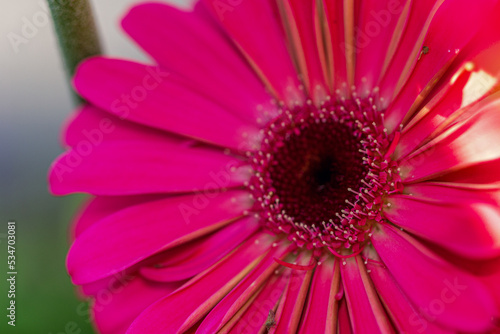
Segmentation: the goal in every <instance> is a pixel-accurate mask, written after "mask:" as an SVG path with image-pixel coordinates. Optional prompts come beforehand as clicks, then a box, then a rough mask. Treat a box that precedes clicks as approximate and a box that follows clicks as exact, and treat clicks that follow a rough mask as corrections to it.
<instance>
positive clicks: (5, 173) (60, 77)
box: [0, 0, 192, 334]
mask: <svg viewBox="0 0 500 334" xmlns="http://www.w3.org/2000/svg"><path fill="white" fill-rule="evenodd" d="M137 2H140V0H105V1H98V0H90V3H91V5H92V8H93V12H94V17H95V19H96V21H97V26H98V29H99V31H100V37H101V43H102V46H103V50H104V53H105V54H106V55H112V56H116V57H120V58H129V59H137V60H140V61H147V59H148V58H147V56H146V55H144V54H143V53H142V52H141V51H140V50H139V49H137V48H136V47H135V46H134V45H133V43H132V42H131V41H130V39H129V38H128V37H127V36H126V35H125V34H124V33H123V32H122V31H121V28H120V26H119V22H120V19H121V17H122V16H123V15H124V13H126V12H127V10H128V8H130V7H131V6H132V5H133V4H134V3H137ZM166 2H169V3H172V4H175V5H177V6H180V7H185V8H189V6H190V5H191V4H192V0H168V1H166ZM43 13H46V14H49V13H48V9H47V6H46V0H0V277H1V279H0V310H1V311H0V333H26V334H38V333H42V334H45V333H46V334H63V333H64V334H77V333H93V330H92V326H91V324H90V321H89V317H88V314H87V312H86V311H87V306H86V304H82V303H83V302H82V301H81V300H79V299H78V298H77V297H76V294H75V289H74V287H73V286H72V284H71V282H70V279H69V277H68V275H67V273H66V269H65V257H66V252H67V250H68V247H69V244H68V237H67V236H68V227H69V223H70V219H71V216H72V215H73V214H74V212H75V210H76V208H77V207H78V204H79V203H80V201H81V200H82V198H83V196H82V195H73V196H67V197H53V196H51V195H50V194H49V193H48V190H47V183H46V175H47V170H48V168H49V166H50V163H51V162H52V160H54V159H55V158H56V157H57V156H58V155H59V154H60V153H61V152H62V151H63V149H62V147H61V144H60V141H59V136H60V127H61V124H62V123H63V121H64V120H65V118H66V117H67V116H68V115H69V114H70V112H71V110H72V109H73V102H72V99H71V96H70V93H69V92H70V91H69V88H68V85H67V81H66V75H65V73H64V70H63V65H62V60H61V57H60V52H59V49H58V44H57V39H56V36H55V33H54V29H53V25H52V22H51V21H50V15H47V17H48V18H49V20H48V21H46V22H45V24H43V21H39V22H38V23H39V25H38V26H35V27H36V32H35V33H33V34H32V35H33V36H30V38H27V42H26V43H23V44H20V45H19V46H18V50H17V51H16V48H14V47H13V46H12V44H11V42H10V41H9V36H11V37H12V36H13V34H17V35H19V36H23V34H22V33H23V32H22V29H23V26H24V25H25V24H26V23H25V22H26V20H27V21H29V22H33V17H34V16H37V17H38V19H40V18H43V17H44V15H43ZM172 33H175V31H173V32H172ZM9 220H15V221H16V222H17V224H16V226H17V233H16V257H17V259H16V262H17V263H16V264H17V273H18V275H17V282H16V283H17V287H16V290H17V291H16V327H15V328H13V327H11V326H8V325H7V321H8V319H7V317H6V314H7V310H6V308H7V307H8V299H7V290H8V286H7V281H6V279H7V274H6V273H7V271H8V270H7V238H6V236H7V234H6V233H7V222H8V221H9Z"/></svg>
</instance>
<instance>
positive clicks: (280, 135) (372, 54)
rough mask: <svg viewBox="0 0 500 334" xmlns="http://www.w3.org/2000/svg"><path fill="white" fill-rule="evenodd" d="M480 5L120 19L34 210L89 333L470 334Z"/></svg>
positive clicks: (484, 193) (484, 307)
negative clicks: (61, 236) (84, 302)
mask: <svg viewBox="0 0 500 334" xmlns="http://www.w3.org/2000/svg"><path fill="white" fill-rule="evenodd" d="M499 12H500V5H499V4H498V1H495V0H481V1H479V0H478V1H469V0H446V1H444V0H440V1H438V0H423V1H418V2H417V1H411V0H406V1H405V0H401V1H398V0H387V1H379V0H357V1H354V0H352V1H350V0H345V1H340V0H338V1H333V0H324V1H321V0H317V1H315V0H276V1H274V0H251V1H247V0H206V1H201V2H200V3H198V4H197V5H196V6H195V8H194V10H193V11H192V12H183V11H179V10H177V9H174V8H171V7H169V6H167V5H164V4H143V5H139V6H136V7H134V8H133V9H132V10H131V11H130V12H129V13H128V14H127V16H126V17H125V19H124V20H123V27H124V29H125V30H126V31H127V32H128V34H129V35H131V36H132V38H133V39H134V40H135V41H136V42H137V43H138V44H139V45H140V46H141V47H142V48H143V49H145V50H146V51H147V52H148V53H149V54H150V55H151V56H152V57H153V58H154V60H155V62H156V63H157V64H158V66H153V65H145V64H138V63H136V62H130V61H125V60H117V59H107V58H99V57H98V58H93V59H89V60H87V61H85V62H84V63H82V64H81V65H80V67H79V69H78V71H77V74H76V76H75V79H74V83H75V87H76V89H77V90H78V92H79V93H80V94H81V95H82V96H83V97H84V98H85V99H86V100H87V101H88V102H89V104H88V105H86V106H83V107H82V108H80V109H79V110H78V111H77V113H76V114H75V115H74V116H73V117H72V119H71V120H70V122H69V123H68V125H67V127H66V131H65V132H64V143H65V144H66V145H67V146H68V147H69V149H68V152H66V153H65V154H63V155H62V156H61V157H59V158H58V160H57V161H56V162H55V163H54V165H53V166H52V169H51V171H50V187H51V190H52V192H53V193H54V194H58V195H63V194H69V193H73V192H85V193H89V194H92V195H93V197H92V199H90V201H89V202H88V203H87V204H86V206H85V208H84V209H83V210H82V211H81V213H80V215H79V216H78V218H77V219H76V223H75V225H74V230H73V236H74V241H73V245H72V247H71V250H70V251H69V255H68V271H69V273H70V275H71V278H72V280H73V282H74V283H75V284H77V285H80V286H81V287H82V293H83V294H85V295H87V296H90V297H92V299H93V312H92V315H93V318H94V321H95V323H96V326H97V329H98V330H99V331H100V332H102V333H125V332H127V333H184V332H197V333H215V332H224V333H225V332H235V333H258V332H265V331H268V332H270V333H295V332H300V333H335V332H339V333H349V332H353V333H390V332H402V333H424V332H425V333H452V332H453V333H456V332H461V333H463V332H470V333H488V332H492V331H494V330H495V328H497V327H496V326H497V325H498V319H499V313H500V288H499V286H498V280H499V279H500V210H499V203H500V174H499V173H498V168H500V94H499V93H497V89H496V87H497V84H498V79H499V74H500V61H498V59H499V58H498V57H499V55H500V44H499V43H498V42H499V41H500V22H499V21H500V20H498V14H499Z"/></svg>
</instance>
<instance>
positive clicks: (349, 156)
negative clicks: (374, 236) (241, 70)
mask: <svg viewBox="0 0 500 334" xmlns="http://www.w3.org/2000/svg"><path fill="white" fill-rule="evenodd" d="M398 138H399V134H398V133H397V132H396V133H395V134H392V135H389V134H388V133H387V130H386V129H385V128H384V126H383V113H381V112H380V111H378V110H377V108H376V106H375V104H374V103H373V99H372V98H371V97H368V98H365V99H358V98H352V99H343V98H339V99H336V100H335V101H333V99H327V100H326V101H325V102H324V103H322V104H321V105H320V106H315V105H314V104H313V103H312V102H311V101H308V102H307V103H306V104H305V105H301V106H297V107H294V108H291V109H287V108H282V109H281V110H280V112H279V115H278V116H277V117H275V118H274V119H273V120H271V121H270V122H269V123H268V124H267V125H266V127H265V128H264V129H263V130H262V139H261V144H260V149H258V150H256V151H254V152H251V153H249V154H248V155H249V158H250V160H251V164H252V167H253V171H254V175H253V177H252V179H251V181H250V183H249V184H248V187H249V189H250V190H251V193H252V196H253V197H254V199H255V207H254V210H255V213H256V215H258V216H260V218H261V220H262V222H263V224H264V225H265V226H266V227H268V228H269V229H270V230H272V231H273V232H275V233H281V234H283V233H285V234H287V235H288V239H289V240H291V241H294V242H295V243H296V244H297V245H298V246H299V247H304V248H307V249H322V248H328V249H330V251H331V252H332V253H334V254H336V255H339V256H344V255H347V256H348V255H350V254H353V253H357V252H359V251H360V250H361V249H362V248H363V246H364V244H365V243H366V241H367V240H368V239H369V236H370V233H371V229H372V227H373V225H374V224H375V223H377V222H380V221H382V210H383V206H384V198H385V197H386V196H387V195H388V194H391V193H395V192H400V191H401V190H402V185H401V179H400V177H399V170H398V167H397V165H396V163H395V162H394V161H391V159H390V155H391V154H392V153H393V151H394V147H395V144H396V142H397V140H398ZM341 254H344V255H341Z"/></svg>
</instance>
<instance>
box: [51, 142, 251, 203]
mask: <svg viewBox="0 0 500 334" xmlns="http://www.w3.org/2000/svg"><path fill="white" fill-rule="evenodd" d="M239 164H241V162H240V160H238V159H236V158H234V157H231V156H229V155H224V154H222V153H221V152H219V151H217V150H213V149H207V148H189V147H183V146H180V145H176V144H175V143H170V142H167V141H148V140H141V141H139V140H136V141H134V142H123V141H120V142H103V143H102V144H100V145H98V146H95V147H92V146H89V147H88V151H81V150H78V149H77V148H74V149H72V150H70V151H68V152H66V153H64V154H63V155H61V156H60V157H59V158H58V159H57V160H56V161H55V162H54V163H53V165H52V167H51V170H50V172H49V182H50V187H51V188H50V189H51V191H52V193H53V194H56V195H66V194H69V193H74V192H87V193H91V194H94V195H136V194H144V193H165V192H176V193H178V192H186V191H196V190H200V189H203V190H202V191H203V192H204V193H206V194H207V196H208V197H210V196H213V195H214V194H217V193H218V192H220V191H218V190H217V189H221V188H226V187H233V186H238V185H241V184H242V183H243V182H244V180H246V179H247V178H248V176H247V175H246V172H245V171H244V169H243V168H239V169H234V168H236V166H238V165H239Z"/></svg>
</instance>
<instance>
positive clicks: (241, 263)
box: [127, 234, 274, 334]
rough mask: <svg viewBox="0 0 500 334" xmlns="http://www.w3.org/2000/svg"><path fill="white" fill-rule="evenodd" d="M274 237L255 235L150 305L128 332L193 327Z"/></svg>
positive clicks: (233, 284) (240, 276) (236, 281)
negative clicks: (173, 291)
mask: <svg viewBox="0 0 500 334" xmlns="http://www.w3.org/2000/svg"><path fill="white" fill-rule="evenodd" d="M273 241H274V237H271V236H269V235H265V234H259V235H256V236H255V237H252V238H251V239H249V240H248V241H247V242H245V243H244V244H243V245H242V246H241V247H239V248H238V249H236V250H235V251H234V252H233V253H232V254H230V255H229V256H227V257H226V258H225V259H223V260H222V261H220V262H218V263H217V264H216V265H215V266H213V267H211V268H210V269H208V270H207V271H205V272H204V273H202V274H200V275H199V276H197V277H195V278H194V279H193V280H191V281H189V282H188V283H186V285H184V286H183V287H181V288H180V289H179V290H177V291H176V292H175V293H173V294H171V295H169V296H168V297H166V298H164V299H162V300H160V301H158V302H157V303H155V304H153V305H152V306H151V307H149V308H148V309H146V310H145V311H144V312H143V313H142V314H141V315H140V316H139V317H138V318H137V319H136V320H135V321H134V322H133V323H132V325H131V326H130V328H129V330H128V331H127V333H128V334H135V333H141V334H142V333H145V332H146V333H176V332H177V331H178V330H179V329H180V328H182V327H184V328H189V327H190V326H192V325H193V324H195V323H196V322H198V320H200V319H201V318H202V317H203V316H205V315H206V314H207V313H208V312H209V311H210V310H211V309H212V308H213V307H214V306H215V305H216V304H217V303H218V302H219V301H220V300H221V299H222V298H223V297H224V296H225V295H226V294H227V293H228V292H229V291H230V290H231V289H232V288H233V287H234V286H235V285H236V284H238V282H239V281H240V280H241V279H242V278H243V277H244V276H245V275H246V274H248V273H249V272H250V271H251V270H252V268H254V267H255V266H256V265H257V264H258V262H259V261H260V260H261V259H262V258H263V257H264V256H265V254H266V253H267V251H268V249H269V248H270V247H271V244H272V243H273ZM169 315H172V316H169ZM173 315H175V316H173Z"/></svg>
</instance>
